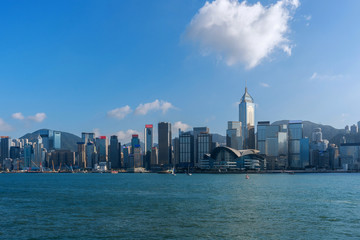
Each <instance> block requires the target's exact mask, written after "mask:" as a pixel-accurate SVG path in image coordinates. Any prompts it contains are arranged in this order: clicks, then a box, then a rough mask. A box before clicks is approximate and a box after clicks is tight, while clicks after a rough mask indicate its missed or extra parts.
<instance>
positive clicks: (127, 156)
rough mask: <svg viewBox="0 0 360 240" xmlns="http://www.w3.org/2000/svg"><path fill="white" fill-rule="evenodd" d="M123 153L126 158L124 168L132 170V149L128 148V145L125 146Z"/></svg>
mask: <svg viewBox="0 0 360 240" xmlns="http://www.w3.org/2000/svg"><path fill="white" fill-rule="evenodd" d="M122 152H123V157H124V167H125V168H130V163H129V155H130V147H127V146H126V145H124V146H123V147H122Z"/></svg>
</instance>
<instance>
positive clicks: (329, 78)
mask: <svg viewBox="0 0 360 240" xmlns="http://www.w3.org/2000/svg"><path fill="white" fill-rule="evenodd" d="M345 77H346V76H344V75H342V74H335V75H326V74H318V73H317V72H314V73H313V74H312V75H311V77H310V80H311V81H315V80H319V81H335V80H342V79H344V78H345Z"/></svg>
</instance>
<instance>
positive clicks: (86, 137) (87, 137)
mask: <svg viewBox="0 0 360 240" xmlns="http://www.w3.org/2000/svg"><path fill="white" fill-rule="evenodd" d="M81 138H82V141H83V142H84V143H85V144H87V143H88V142H94V139H95V134H94V133H87V132H82V133H81Z"/></svg>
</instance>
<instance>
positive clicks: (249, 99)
mask: <svg viewBox="0 0 360 240" xmlns="http://www.w3.org/2000/svg"><path fill="white" fill-rule="evenodd" d="M240 102H251V103H253V102H254V99H253V98H252V97H251V96H250V94H249V93H248V91H247V87H246V88H245V93H244V95H243V96H242V98H241V101H240Z"/></svg>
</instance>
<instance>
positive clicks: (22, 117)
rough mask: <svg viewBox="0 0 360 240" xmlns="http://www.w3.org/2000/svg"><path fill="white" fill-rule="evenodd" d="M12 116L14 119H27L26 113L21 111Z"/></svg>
mask: <svg viewBox="0 0 360 240" xmlns="http://www.w3.org/2000/svg"><path fill="white" fill-rule="evenodd" d="M11 117H12V118H13V119H17V120H24V119H25V117H24V115H23V114H22V113H21V112H17V113H13V114H12V115H11Z"/></svg>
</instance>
